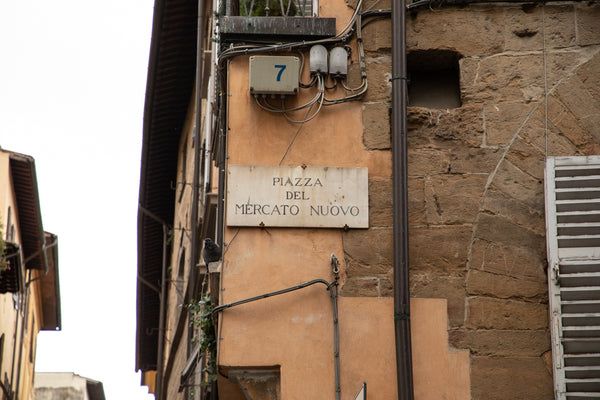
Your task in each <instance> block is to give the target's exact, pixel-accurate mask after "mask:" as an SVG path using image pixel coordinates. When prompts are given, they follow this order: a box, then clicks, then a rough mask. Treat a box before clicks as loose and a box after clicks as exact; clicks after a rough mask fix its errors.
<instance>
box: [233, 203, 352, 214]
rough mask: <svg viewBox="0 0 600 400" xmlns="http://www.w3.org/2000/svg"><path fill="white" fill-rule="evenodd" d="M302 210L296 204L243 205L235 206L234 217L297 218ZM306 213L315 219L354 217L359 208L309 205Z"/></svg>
mask: <svg viewBox="0 0 600 400" xmlns="http://www.w3.org/2000/svg"><path fill="white" fill-rule="evenodd" d="M303 210H305V208H303V207H300V206H298V205H296V204H258V203H245V204H236V205H235V214H236V215H266V216H289V215H291V216H297V215H303V214H304V213H302V211H303ZM307 211H308V214H309V215H310V216H317V217H327V216H332V217H337V216H338V215H342V216H346V215H350V216H353V217H356V216H358V215H359V214H360V208H359V207H357V206H351V205H348V206H341V205H340V206H338V205H316V206H313V205H311V206H309V209H308V210H307Z"/></svg>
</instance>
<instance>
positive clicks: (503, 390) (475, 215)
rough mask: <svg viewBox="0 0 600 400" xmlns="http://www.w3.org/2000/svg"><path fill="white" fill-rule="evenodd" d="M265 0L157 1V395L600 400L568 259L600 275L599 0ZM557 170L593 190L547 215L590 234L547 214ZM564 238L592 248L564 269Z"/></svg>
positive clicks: (150, 202) (148, 332) (153, 262)
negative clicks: (570, 293) (568, 216)
mask: <svg viewBox="0 0 600 400" xmlns="http://www.w3.org/2000/svg"><path fill="white" fill-rule="evenodd" d="M272 3H275V2H271V3H269V2H266V4H265V7H262V5H261V4H262V3H260V2H257V3H256V4H254V2H252V3H251V2H246V3H244V2H243V1H239V2H238V1H233V0H230V1H224V2H220V3H211V2H209V1H200V2H195V1H190V2H188V1H175V0H171V1H168V0H165V1H157V3H156V6H155V19H154V31H153V38H152V47H151V51H150V67H149V77H148V87H147V96H146V109H145V124H144V145H143V154H142V171H141V183H140V208H139V220H138V221H139V225H138V226H139V231H138V234H139V241H138V243H139V246H138V250H139V258H138V270H139V276H140V280H139V282H138V288H137V290H138V336H137V355H136V361H137V368H138V369H140V370H142V371H143V372H144V374H143V375H144V383H145V384H149V386H151V390H152V391H153V392H154V393H156V394H157V398H158V399H184V398H203V399H204V398H206V399H216V398H217V394H218V398H221V399H306V398H316V399H321V398H323V399H325V398H336V399H340V398H341V399H353V398H361V397H360V396H363V394H361V393H364V392H361V391H364V385H365V383H366V388H367V389H366V393H367V394H366V395H365V396H368V398H369V399H370V400H372V399H392V398H402V399H409V398H416V399H440V398H446V399H465V398H472V399H506V398H510V399H550V398H554V397H555V398H559V399H564V398H589V397H594V396H597V395H598V393H600V385H599V384H598V382H600V375H598V374H597V371H598V369H599V367H600V365H598V363H597V362H596V361H594V359H596V360H597V357H596V358H595V356H594V355H595V354H600V336H599V335H598V330H597V329H595V328H594V326H595V325H594V321H595V320H596V318H597V317H600V315H596V312H597V311H599V310H596V309H595V306H594V304H597V300H600V297H599V296H596V295H595V294H593V293H598V291H596V289H585V293H586V294H585V296H587V297H586V299H585V304H583V303H580V302H578V301H581V299H575V300H569V299H567V296H566V294H564V293H566V291H565V290H563V289H564V287H566V286H568V285H570V286H573V285H576V284H575V283H573V284H568V283H566V282H567V279H566V278H563V276H565V274H567V269H561V268H562V265H563V264H565V263H566V264H568V265H571V264H573V263H574V262H575V261H577V262H578V263H579V264H583V265H584V270H582V271H581V273H583V274H584V275H583V276H579V278H581V279H580V280H583V281H585V282H587V283H585V284H583V285H585V287H586V288H587V287H592V288H595V287H596V284H595V283H593V284H592V283H591V282H595V281H592V280H590V279H593V278H594V277H595V276H596V275H595V274H596V273H600V270H596V267H597V266H598V265H600V262H598V261H596V259H597V257H598V255H597V254H596V253H597V248H598V247H600V244H599V243H597V241H596V239H597V237H600V236H597V235H598V233H597V232H596V228H597V227H596V222H597V220H596V219H595V218H596V210H597V209H598V208H596V205H597V200H598V195H597V193H598V191H597V189H596V188H597V182H596V180H595V178H594V179H592V178H589V177H595V176H596V175H595V174H596V171H597V168H596V167H595V165H596V164H597V160H596V161H595V159H594V158H593V157H589V156H593V155H597V154H598V152H599V150H600V141H599V140H600V131H599V130H598V126H599V124H598V122H600V29H599V27H600V4H598V3H597V2H586V3H584V2H572V1H562V2H549V3H548V2H515V1H510V2H493V1H451V0H449V1H441V2H438V1H435V2H434V1H418V2H414V3H407V4H406V7H405V8H404V7H401V6H400V4H399V2H390V1H383V0H382V1H366V0H365V1H342V0H320V1H319V2H318V3H317V2H306V3H305V2H295V3H293V4H292V5H291V6H289V8H288V5H289V4H288V3H287V2H279V3H280V4H276V5H274V4H272ZM252 6H255V8H253V9H252ZM265 8H266V9H268V10H265ZM282 9H283V10H282ZM198 10H200V11H198ZM267 12H268V13H269V15H270V16H268V17H267V16H266V15H265V14H266V13H267ZM281 14H283V15H287V17H282V16H281ZM292 14H295V16H292ZM197 16H200V18H196V17H197ZM197 27H199V29H197ZM296 71H299V73H296ZM288 73H289V74H290V75H287V74H288ZM298 82H299V83H298ZM290 85H291V86H290ZM565 156H569V157H572V158H570V159H566V160H567V161H558V163H554V161H551V162H550V163H549V165H553V166H555V165H558V169H556V168H554V167H552V168H554V169H552V171H554V170H555V169H556V171H558V172H556V173H555V172H552V175H547V176H546V175H545V172H544V171H545V166H546V163H547V160H555V159H554V157H565ZM560 160H565V159H560ZM561 163H568V164H569V165H577V166H576V167H575V168H573V167H570V168H567V169H569V171H571V170H581V169H582V168H583V167H581V166H592V167H591V168H590V169H589V171H588V172H585V173H583V176H584V178H581V179H580V178H579V177H578V176H579V175H577V174H575V173H573V172H565V168H563V170H562V172H561V171H559V170H560V169H561V165H563V164H561ZM546 170H548V168H546ZM599 175H600V174H599ZM560 177H563V178H564V180H565V181H567V182H579V183H582V182H583V183H582V184H583V185H584V186H585V188H583V189H582V188H579V187H577V191H576V192H577V194H575V195H572V196H573V197H569V198H566V200H564V201H566V202H567V204H563V203H561V205H560V206H556V207H557V210H559V211H558V213H559V214H560V212H562V211H561V210H562V208H564V209H566V210H567V211H566V212H567V213H572V212H580V211H581V215H579V214H578V215H577V216H576V219H578V223H582V224H583V225H582V226H577V227H575V226H573V225H572V223H570V222H567V223H565V222H561V221H564V220H562V219H561V218H563V217H562V216H561V217H560V218H557V221H559V222H558V223H556V222H554V223H553V222H552V221H550V220H549V221H548V222H547V221H546V220H547V218H546V217H547V216H548V215H551V214H552V215H553V214H556V213H555V212H552V213H550V212H547V211H545V204H546V202H547V199H548V198H550V200H551V202H552V201H554V200H556V201H557V202H560V201H563V200H562V198H564V196H563V195H562V194H561V195H558V194H557V195H554V194H553V195H552V196H550V195H548V193H549V190H544V184H545V183H546V185H547V186H548V185H549V182H550V181H552V182H555V181H556V182H558V178H560ZM585 177H587V178H585ZM557 185H558V183H557ZM567 185H571V183H567ZM586 185H587V186H586ZM557 190H558V191H559V192H560V190H562V189H557ZM553 193H554V192H553ZM561 196H563V197H562V198H561ZM569 196H570V195H569ZM584 197H585V201H583V203H584V205H583V206H576V205H574V204H572V203H573V202H574V201H575V200H574V199H582V198H584ZM561 207H562V208H561ZM573 210H575V211H573ZM557 232H558V233H557ZM564 232H567V233H564ZM575 232H583V233H575ZM576 235H582V236H583V239H584V240H583V242H582V243H583V244H575V243H574V242H573V241H572V240H571V237H572V236H576ZM557 237H558V239H557ZM206 238H210V239H211V240H212V241H214V242H216V244H217V245H218V249H214V248H212V246H211V243H210V242H209V243H208V245H207V244H205V239H206ZM555 239H556V240H555ZM553 240H555V241H556V242H558V245H557V246H558V247H561V246H563V247H564V246H566V247H569V248H579V249H582V250H581V251H580V252H579V253H577V254H575V253H573V255H572V256H570V257H571V258H570V259H569V260H567V261H564V262H563V261H559V262H557V264H556V266H555V265H554V262H551V263H552V265H551V268H549V267H548V259H549V258H548V257H549V256H548V254H550V253H551V252H552V250H551V249H552V248H553V246H555V241H553ZM561 243H562V244H561ZM203 247H204V250H203ZM562 254H563V255H565V254H567V253H566V252H565V251H562ZM213 256H214V257H213ZM573 260H575V261H573ZM561 263H562V264H561ZM558 264H560V265H561V266H560V267H559V266H558ZM566 264H565V265H566ZM579 264H578V265H579ZM555 271H556V272H555ZM585 274H589V275H585ZM561 285H562V286H561ZM549 287H550V295H549V291H548V288H549ZM598 287H600V284H599V285H598ZM569 290H570V289H569ZM563 292H564V293H563ZM578 293H579V292H578ZM549 296H554V297H552V298H549ZM561 296H562V297H561ZM585 296H584V297H585ZM557 298H560V299H559V300H558V303H556V301H555V300H556V299H557ZM549 301H550V303H551V306H550V307H549ZM552 304H558V305H552ZM569 308H573V309H575V310H579V311H575V312H574V314H573V315H571V316H569V317H565V316H563V315H562V313H563V312H566V310H567V309H569ZM599 319H600V318H599ZM571 338H578V340H580V341H577V342H576V343H575V344H570V343H571V342H569V340H571ZM569 396H570V397H569ZM574 396H580V397H574Z"/></svg>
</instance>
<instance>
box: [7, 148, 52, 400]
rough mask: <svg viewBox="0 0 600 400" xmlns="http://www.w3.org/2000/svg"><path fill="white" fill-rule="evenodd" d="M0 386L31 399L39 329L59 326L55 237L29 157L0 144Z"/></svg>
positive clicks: (14, 398) (12, 396)
mask: <svg viewBox="0 0 600 400" xmlns="http://www.w3.org/2000/svg"><path fill="white" fill-rule="evenodd" d="M0 187H2V188H3V190H2V192H1V195H0V221H2V228H1V235H0V237H1V242H0V243H1V245H2V260H1V265H0V387H1V389H2V395H1V396H2V399H7V400H18V399H21V400H33V395H34V390H33V385H34V370H35V354H36V347H37V335H38V333H39V332H40V330H51V331H54V330H60V327H61V313H60V291H59V278H58V239H57V237H56V235H53V234H51V233H48V232H45V231H44V229H43V225H42V217H41V212H40V203H39V197H38V189H37V178H36V173H35V162H34V159H33V158H32V157H30V156H27V155H24V154H19V153H15V152H10V151H6V150H1V149H0Z"/></svg>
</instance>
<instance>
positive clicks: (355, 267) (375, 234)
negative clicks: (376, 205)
mask: <svg viewBox="0 0 600 400" xmlns="http://www.w3.org/2000/svg"><path fill="white" fill-rule="evenodd" d="M342 243H343V246H344V253H345V254H346V258H347V260H348V261H347V263H348V264H349V265H348V275H349V276H372V275H378V274H385V273H386V272H387V270H388V269H389V268H391V266H392V261H393V260H392V255H393V254H392V253H393V237H392V228H371V229H360V230H358V229H357V230H350V231H348V232H345V233H344V234H343V235H342Z"/></svg>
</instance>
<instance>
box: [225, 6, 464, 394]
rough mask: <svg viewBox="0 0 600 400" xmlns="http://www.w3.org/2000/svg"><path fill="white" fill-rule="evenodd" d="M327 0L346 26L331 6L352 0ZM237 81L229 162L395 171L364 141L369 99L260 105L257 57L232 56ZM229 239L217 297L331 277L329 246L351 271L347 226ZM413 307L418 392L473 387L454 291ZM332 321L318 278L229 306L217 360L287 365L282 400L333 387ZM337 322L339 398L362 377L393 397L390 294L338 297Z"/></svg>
mask: <svg viewBox="0 0 600 400" xmlns="http://www.w3.org/2000/svg"><path fill="white" fill-rule="evenodd" d="M327 3H328V4H329V7H330V8H328V9H321V16H336V17H338V20H337V21H338V25H340V22H341V21H345V20H346V18H347V16H346V14H343V15H341V14H339V15H335V14H331V15H323V14H324V13H328V12H330V11H331V10H341V12H342V13H346V12H347V10H348V8H347V7H346V6H345V3H344V2H343V1H331V2H327ZM338 29H339V27H338ZM307 58H308V55H307ZM307 62H308V60H307ZM306 68H307V67H305V69H306ZM304 75H305V77H304V81H307V80H308V78H307V76H306V71H305V73H304ZM228 83H229V87H228V88H227V90H228V94H229V96H228V99H229V105H228V110H229V115H228V125H229V130H228V142H227V155H228V163H229V164H243V165H287V166H298V165H303V164H304V165H309V166H336V167H367V168H368V171H369V178H370V179H371V178H373V177H375V178H380V179H388V178H390V176H391V156H390V152H387V151H376V150H375V151H374V150H368V149H366V148H365V146H364V145H363V141H362V140H363V139H362V135H363V126H362V106H361V103H360V102H350V103H346V104H342V105H335V106H330V107H324V108H323V110H322V111H321V112H320V114H319V115H318V116H317V117H316V118H315V119H314V120H312V121H310V122H307V123H305V124H303V125H299V124H292V123H290V122H288V121H287V120H286V119H285V118H284V117H283V116H281V115H276V114H273V113H268V112H266V111H263V110H261V109H260V108H259V107H258V106H257V105H256V103H255V101H254V99H253V98H252V97H251V96H250V94H249V90H248V57H239V58H235V59H233V60H232V61H231V62H230V64H229V80H228ZM302 92H303V93H301V95H300V96H299V97H300V98H299V99H293V98H292V99H287V100H286V101H287V102H288V103H286V104H287V105H288V106H292V105H293V104H294V101H296V102H297V103H296V104H301V103H303V102H306V101H307V100H308V99H310V98H311V97H312V96H313V95H314V94H315V89H314V88H311V89H309V90H308V91H302ZM327 96H328V97H331V98H333V97H336V96H338V97H339V96H341V93H332V92H328V93H327ZM273 101H274V102H278V101H279V100H277V99H275V100H273ZM313 111H314V109H313ZM305 114H306V111H305V110H303V111H301V112H298V113H295V114H293V116H294V117H295V118H296V119H303V118H304V116H305ZM296 134H297V137H296V138H295V140H293V138H294V136H295V135H296ZM292 140H293V144H292V145H291V146H290V143H292ZM225 243H226V251H225V255H224V258H223V264H222V271H221V293H220V297H221V298H220V304H226V303H231V302H234V301H238V300H242V299H246V298H250V297H253V296H257V295H261V294H264V293H268V292H272V291H276V290H281V289H284V288H288V287H292V286H295V285H298V284H300V283H303V282H307V281H310V280H313V279H318V278H320V279H324V280H327V281H330V282H331V281H333V280H334V275H333V273H332V271H331V264H330V256H331V254H332V253H334V254H336V255H337V256H338V258H339V259H340V260H341V261H342V265H341V266H340V268H341V273H340V277H339V278H340V282H342V283H343V282H344V279H345V267H346V266H345V264H344V261H343V260H344V249H343V243H342V232H341V231H340V230H338V229H310V228H286V229H280V228H279V229H278V228H268V227H267V228H266V229H259V228H235V227H230V228H227V229H226V232H225ZM412 310H413V326H412V332H413V337H414V338H415V339H414V341H413V352H414V354H413V359H414V374H415V377H414V382H415V398H416V399H418V400H425V399H432V400H433V399H435V400H438V399H463V398H470V394H469V356H468V352H458V353H457V352H452V351H450V352H449V351H448V339H447V320H446V302H445V300H427V299H415V300H414V302H413V305H412ZM332 320H333V316H332V305H331V300H330V296H329V292H328V291H327V290H326V288H325V286H324V285H321V284H317V285H314V286H311V287H309V288H304V289H301V290H298V291H295V292H292V293H287V294H284V295H281V296H276V297H271V298H268V299H264V300H260V301H257V302H253V303H249V304H245V305H242V306H239V307H235V308H230V309H227V310H225V311H224V312H223V313H222V314H221V318H220V328H219V329H220V331H219V351H218V363H219V365H220V366H222V367H224V368H225V369H227V370H230V368H234V369H235V368H240V369H242V368H250V367H260V366H279V367H280V373H281V398H282V399H284V400H292V399H298V400H300V399H326V398H333V396H334V393H335V388H334V386H335V385H334V356H333V348H334V347H333V322H332ZM339 329H340V366H341V388H342V399H343V400H346V399H349V400H352V399H353V398H354V395H355V394H356V392H357V391H358V390H359V388H360V385H361V384H362V382H363V381H366V382H367V385H368V398H369V400H377V399H380V400H384V399H385V400H388V399H393V398H395V397H396V372H395V371H396V366H395V365H396V364H395V342H394V326H393V299H392V298H389V297H380V298H367V297H343V298H339ZM227 398H230V397H227Z"/></svg>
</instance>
